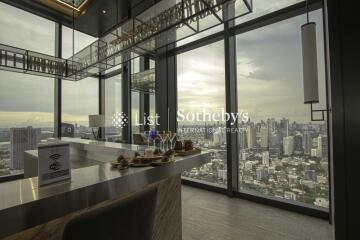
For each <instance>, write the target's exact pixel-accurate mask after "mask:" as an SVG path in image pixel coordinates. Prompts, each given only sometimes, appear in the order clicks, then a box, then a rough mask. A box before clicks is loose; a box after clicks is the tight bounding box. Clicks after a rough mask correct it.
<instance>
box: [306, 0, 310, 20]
mask: <svg viewBox="0 0 360 240" xmlns="http://www.w3.org/2000/svg"><path fill="white" fill-rule="evenodd" d="M306 20H307V23H309V22H310V20H309V0H306Z"/></svg>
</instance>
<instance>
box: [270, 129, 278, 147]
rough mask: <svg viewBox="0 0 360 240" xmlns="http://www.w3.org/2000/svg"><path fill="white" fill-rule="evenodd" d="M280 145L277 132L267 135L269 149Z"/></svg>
mask: <svg viewBox="0 0 360 240" xmlns="http://www.w3.org/2000/svg"><path fill="white" fill-rule="evenodd" d="M279 144H280V135H279V134H278V133H277V132H271V133H270V135H269V145H270V147H276V146H278V145H279Z"/></svg>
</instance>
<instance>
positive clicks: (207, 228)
mask: <svg viewBox="0 0 360 240" xmlns="http://www.w3.org/2000/svg"><path fill="white" fill-rule="evenodd" d="M182 204H183V206H182V208H183V216H182V218H183V240H255V239H256V240H262V239H264V240H285V239H286V240H287V239H289V240H300V239H301V240H307V239H314V240H332V239H333V237H332V225H330V224H329V223H328V222H327V221H325V220H321V219H317V218H313V217H308V216H305V215H301V214H297V213H293V212H289V211H285V210H281V209H278V208H273V207H269V206H265V205H261V204H257V203H253V202H250V201H246V200H241V199H238V198H228V197H227V196H225V195H222V194H217V193H213V192H209V191H205V190H201V189H197V188H192V187H188V186H183V187H182Z"/></svg>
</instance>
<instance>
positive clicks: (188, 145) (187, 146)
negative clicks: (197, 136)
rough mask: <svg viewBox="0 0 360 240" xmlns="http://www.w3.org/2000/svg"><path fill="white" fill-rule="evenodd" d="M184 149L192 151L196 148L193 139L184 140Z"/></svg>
mask: <svg viewBox="0 0 360 240" xmlns="http://www.w3.org/2000/svg"><path fill="white" fill-rule="evenodd" d="M184 149H185V151H190V150H193V149H194V145H193V142H192V141H191V140H185V141H184Z"/></svg>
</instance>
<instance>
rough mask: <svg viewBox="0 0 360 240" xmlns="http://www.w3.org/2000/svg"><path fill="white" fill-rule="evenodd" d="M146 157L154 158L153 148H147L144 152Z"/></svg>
mask: <svg viewBox="0 0 360 240" xmlns="http://www.w3.org/2000/svg"><path fill="white" fill-rule="evenodd" d="M144 156H145V157H146V158H152V157H153V156H154V153H153V150H152V149H151V148H146V149H145V151H144Z"/></svg>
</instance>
